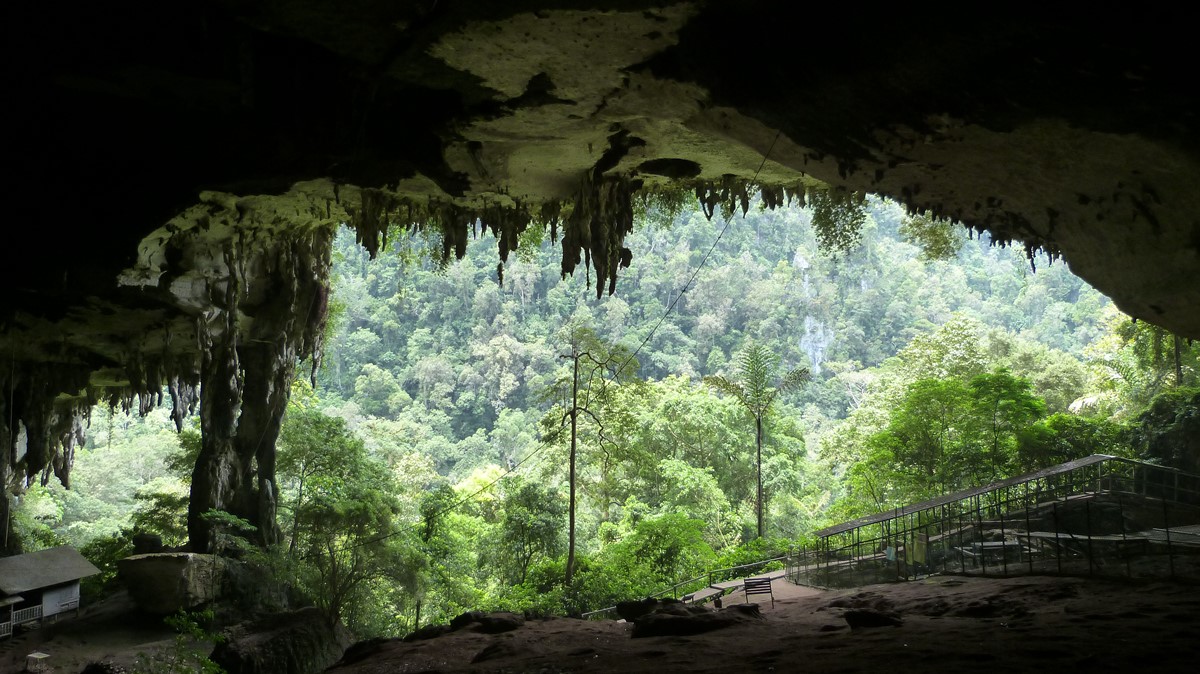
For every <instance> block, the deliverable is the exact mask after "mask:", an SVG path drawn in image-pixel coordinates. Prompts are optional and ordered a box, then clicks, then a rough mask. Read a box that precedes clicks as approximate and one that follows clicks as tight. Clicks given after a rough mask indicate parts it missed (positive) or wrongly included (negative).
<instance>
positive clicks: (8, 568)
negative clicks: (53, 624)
mask: <svg viewBox="0 0 1200 674" xmlns="http://www.w3.org/2000/svg"><path fill="white" fill-rule="evenodd" d="M97 573H100V569H97V568H96V567H95V566H92V563H91V562H89V561H88V560H86V559H84V558H83V555H81V554H79V551H78V550H76V549H75V548H72V547H71V546H69V545H61V546H59V547H57V548H48V549H46V550H38V551H37V552H30V553H28V554H24V555H14V556H12V557H2V558H0V637H5V636H8V635H10V634H12V630H13V627H16V626H17V625H20V624H22V623H28V622H33V621H36V620H45V619H47V618H55V619H57V616H59V615H60V614H63V613H66V612H67V611H78V610H79V580H80V579H81V578H87V577H88V576H91V575H94V574H97Z"/></svg>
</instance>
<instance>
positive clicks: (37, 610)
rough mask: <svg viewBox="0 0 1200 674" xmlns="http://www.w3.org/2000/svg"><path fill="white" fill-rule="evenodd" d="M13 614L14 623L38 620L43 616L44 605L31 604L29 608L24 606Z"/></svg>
mask: <svg viewBox="0 0 1200 674" xmlns="http://www.w3.org/2000/svg"><path fill="white" fill-rule="evenodd" d="M12 616H13V617H12V621H13V624H14V625H20V624H21V623H24V622H29V621H30V620H37V619H38V618H41V617H42V607H41V606H31V607H29V608H23V609H21V610H19V611H13V614H12Z"/></svg>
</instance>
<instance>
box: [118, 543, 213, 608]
mask: <svg viewBox="0 0 1200 674" xmlns="http://www.w3.org/2000/svg"><path fill="white" fill-rule="evenodd" d="M228 564H229V562H228V561H227V560H225V559H223V558H221V557H218V556H216V555H205V554H198V553H194V552H165V553H156V554H147V555H134V556H132V557H126V558H125V559H122V560H120V561H119V562H117V577H118V578H119V579H120V581H121V584H122V585H124V586H125V588H126V589H127V590H128V591H129V596H130V598H132V599H133V601H134V603H135V604H137V606H138V608H140V609H141V610H143V611H145V612H146V613H152V614H156V615H171V614H173V613H176V612H178V611H180V610H192V609H195V608H197V607H200V606H203V605H205V604H208V603H210V602H212V601H214V600H216V599H219V598H220V597H221V596H222V593H223V591H224V589H225V571H226V567H227V566H228Z"/></svg>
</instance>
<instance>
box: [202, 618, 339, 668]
mask: <svg viewBox="0 0 1200 674" xmlns="http://www.w3.org/2000/svg"><path fill="white" fill-rule="evenodd" d="M224 636H225V641H224V642H222V643H220V644H217V647H216V648H214V649H213V652H212V655H210V656H209V658H210V659H211V660H212V661H213V662H215V663H217V664H218V665H220V666H221V667H222V668H223V669H224V670H225V671H226V672H227V673H228V674H315V673H316V672H322V671H325V669H326V668H327V667H329V666H330V665H332V664H333V663H335V662H337V661H338V660H339V659H340V658H341V657H342V654H343V653H344V652H345V651H346V649H347V648H349V647H350V644H351V641H352V640H351V638H350V633H349V632H348V631H347V630H346V628H344V627H342V626H341V625H340V624H338V625H334V626H330V624H329V620H328V619H327V618H326V616H325V613H324V612H322V611H321V610H320V609H318V608H314V607H309V608H303V609H300V610H297V611H288V612H284V613H276V614H273V615H269V616H266V617H264V618H260V619H258V620H253V621H249V622H244V623H239V624H238V625H234V626H233V627H230V628H228V629H226V630H225V632H224Z"/></svg>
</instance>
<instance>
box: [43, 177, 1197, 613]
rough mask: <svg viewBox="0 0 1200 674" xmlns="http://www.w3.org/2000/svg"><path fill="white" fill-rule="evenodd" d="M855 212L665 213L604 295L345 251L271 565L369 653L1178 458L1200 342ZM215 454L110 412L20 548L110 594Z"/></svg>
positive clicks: (1020, 263) (597, 603)
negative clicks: (850, 529) (1019, 487)
mask: <svg viewBox="0 0 1200 674" xmlns="http://www.w3.org/2000/svg"><path fill="white" fill-rule="evenodd" d="M833 207H834V206H833V205H830V204H827V203H823V202H820V201H817V202H815V203H813V204H810V207H807V208H796V207H792V208H780V209H776V210H773V211H771V210H762V209H759V208H757V207H756V206H755V205H753V204H752V205H751V208H750V210H749V212H748V214H747V215H746V216H745V217H743V216H742V215H741V214H740V213H738V214H736V215H733V216H732V217H726V216H725V215H724V214H722V213H721V212H720V210H719V209H718V210H717V213H716V214H714V217H712V218H711V219H710V218H709V217H706V215H705V213H704V212H703V210H702V209H701V208H690V207H679V206H673V205H672V204H670V203H665V202H660V203H654V204H649V205H647V206H646V207H645V208H644V209H643V213H642V220H643V222H642V226H641V227H639V228H637V229H636V230H635V233H634V234H633V235H631V236H630V237H629V238H628V239H627V240H626V244H627V245H628V246H630V248H631V249H632V264H631V265H630V266H629V268H628V269H624V270H622V273H621V275H620V280H619V283H618V286H617V289H616V292H615V294H612V295H608V294H603V296H602V297H601V298H600V299H597V298H596V293H595V292H594V290H593V289H592V288H593V287H594V284H595V283H597V282H598V281H597V279H595V278H589V277H588V276H587V275H586V274H584V273H582V272H576V273H575V274H574V275H571V276H566V277H564V276H563V274H562V271H561V264H560V261H559V255H558V253H557V250H556V249H555V244H554V242H552V241H549V240H541V239H539V238H537V237H538V236H540V234H537V233H534V232H536V231H537V230H530V233H529V234H528V236H527V240H523V241H521V247H520V249H519V251H518V253H516V254H514V255H513V256H511V257H510V258H509V259H508V260H507V261H506V262H505V263H504V264H503V265H502V266H501V267H499V268H498V267H497V266H496V264H495V261H496V255H495V252H494V249H495V247H496V246H497V242H496V240H495V239H494V238H492V237H491V236H490V235H480V236H478V237H476V238H475V239H474V240H473V241H471V243H470V244H469V250H468V254H467V255H466V257H465V258H464V259H462V260H460V261H457V262H447V263H439V262H438V259H439V255H438V251H440V249H441V241H440V240H437V239H427V238H422V237H420V236H413V235H410V234H409V233H407V232H393V233H392V236H391V237H390V240H389V242H388V245H387V247H386V250H384V251H381V252H380V254H379V256H378V257H377V258H376V259H374V260H372V259H369V256H368V254H367V252H366V251H365V250H364V249H363V248H362V247H361V246H359V245H358V244H357V243H356V242H355V241H354V238H353V235H352V234H351V233H349V232H348V231H346V232H343V233H342V234H341V235H340V236H339V237H338V239H337V241H336V243H335V246H336V250H335V254H334V255H335V263H334V270H333V276H334V286H333V296H332V302H333V320H332V321H331V324H330V327H329V330H328V332H327V334H326V344H325V352H324V360H323V362H322V363H321V364H320V366H319V367H318V368H317V369H316V370H315V372H314V373H313V375H314V376H313V382H315V386H313V385H312V383H310V382H307V381H298V382H297V383H296V384H295V385H294V387H293V395H292V402H291V403H290V407H289V412H288V416H287V418H286V421H285V424H284V429H283V434H282V436H281V440H280V447H279V460H278V466H277V469H278V473H279V476H280V485H279V486H280V498H279V504H280V518H281V522H280V527H281V531H282V534H283V539H284V541H285V542H284V544H283V546H282V549H281V550H277V551H268V552H266V553H261V554H264V555H268V556H270V555H275V556H276V557H275V558H273V561H271V562H270V563H271V564H272V567H271V568H273V569H276V571H277V572H278V574H279V576H280V577H281V578H282V579H285V581H284V582H286V583H288V584H290V585H293V586H295V587H298V588H301V589H302V590H303V591H304V592H305V593H306V594H307V596H309V597H311V598H312V600H313V601H315V602H316V603H317V604H318V605H321V606H323V607H325V608H327V609H329V610H330V611H331V612H332V613H333V614H334V615H335V616H337V617H339V618H341V619H342V620H344V621H345V622H346V623H347V624H348V625H349V626H350V627H351V629H352V630H353V631H355V632H356V633H357V634H359V635H361V636H367V635H374V634H400V633H406V632H408V631H411V630H413V629H415V628H416V627H418V626H420V625H423V624H427V623H429V622H431V621H439V620H440V621H444V620H446V619H448V618H449V617H451V616H453V615H456V614H457V613H460V612H462V611H464V610H468V609H490V608H509V609H518V610H529V611H535V612H545V613H573V614H578V613H583V612H586V611H589V610H594V609H597V608H602V607H604V606H608V605H611V604H612V603H614V602H615V601H618V600H622V599H628V598H631V597H635V596H641V595H644V594H646V593H648V592H651V591H654V590H657V589H659V588H661V587H663V586H666V585H670V584H672V583H674V582H676V581H678V580H680V579H682V578H685V577H688V576H689V575H695V574H696V573H698V572H702V571H704V570H706V569H711V568H717V567H723V566H730V565H733V564H737V563H741V562H744V561H756V560H758V559H764V558H766V557H769V556H771V555H772V554H774V553H777V552H780V551H784V550H786V549H787V547H788V546H790V545H794V544H796V543H798V542H800V541H802V540H805V539H806V537H807V536H809V535H810V534H811V532H812V531H814V530H816V529H817V528H820V527H821V526H824V525H827V524H830V523H833V522H837V521H842V520H844V519H849V518H853V517H857V516H860V515H863V514H867V513H872V512H878V511H880V510H883V509H887V508H892V507H896V506H898V505H902V504H904V503H909V502H912V501H914V500H919V499H922V498H927V497H930V496H932V495H935V494H940V493H944V492H945V491H948V490H952V489H956V488H962V487H965V486H971V485H978V484H983V483H986V482H989V481H992V480H995V479H998V478H1001V477H1006V476H1009V475H1014V474H1017V473H1020V472H1023V471H1028V470H1031V469H1035V468H1038V467H1042V466H1046V465H1052V464H1054V463H1059V462H1061V461H1065V460H1068V459H1071V458H1075V457H1079V456H1084V455H1087V454H1091V453H1109V454H1119V455H1128V456H1137V457H1141V458H1148V459H1154V460H1158V461H1165V462H1171V461H1176V460H1178V459H1179V457H1178V456H1176V455H1173V454H1171V453H1172V452H1178V451H1179V450H1178V443H1174V444H1172V443H1171V442H1165V441H1163V440H1162V439H1163V438H1169V437H1170V435H1171V433H1172V432H1173V431H1172V428H1173V426H1172V425H1173V424H1174V423H1175V419H1176V416H1177V415H1176V414H1175V413H1174V412H1173V410H1176V409H1189V408H1190V409H1193V410H1194V409H1195V407H1196V405H1197V392H1196V389H1195V388H1188V387H1189V386H1192V387H1194V386H1195V384H1196V372H1197V358H1198V356H1200V347H1196V346H1194V345H1191V344H1188V343H1186V342H1184V341H1182V340H1179V339H1178V338H1175V337H1174V336H1172V335H1170V334H1169V333H1166V332H1165V331H1163V330H1161V329H1158V328H1154V327H1152V326H1147V325H1144V324H1135V323H1132V322H1131V321H1130V320H1129V319H1128V318H1126V317H1124V316H1122V315H1121V314H1120V313H1119V312H1117V311H1116V310H1115V309H1114V308H1113V307H1112V306H1111V305H1110V303H1109V302H1108V301H1107V299H1106V298H1105V297H1103V296H1102V295H1100V294H1099V293H1098V292H1096V291H1095V290H1093V289H1092V288H1090V287H1088V286H1087V285H1086V284H1085V283H1083V282H1082V281H1080V280H1079V279H1078V278H1076V277H1074V276H1073V275H1072V274H1071V273H1070V270H1069V269H1067V267H1066V265H1064V264H1062V263H1061V262H1051V261H1050V260H1048V259H1046V258H1045V257H1044V256H1033V257H1030V256H1029V255H1027V253H1026V252H1025V251H1023V250H1019V249H1014V248H1004V247H1000V246H994V245H992V244H991V242H990V241H989V240H988V239H987V238H986V237H983V238H968V237H967V236H966V233H965V231H964V230H962V229H961V228H955V227H951V226H948V224H947V223H940V222H938V221H935V220H930V219H928V218H924V217H915V218H914V217H909V216H907V215H906V214H905V213H904V211H903V209H902V208H900V207H899V206H898V205H896V204H894V203H890V202H886V201H879V200H869V201H867V202H865V203H864V204H862V205H861V206H857V207H854V208H852V209H851V210H852V211H853V212H852V213H851V214H850V217H853V218H859V219H861V228H860V229H859V234H860V235H859V236H855V237H851V238H849V239H847V240H842V241H830V240H828V238H827V237H823V235H822V231H826V230H823V229H822V227H821V226H820V222H821V221H822V218H826V219H827V218H828V217H830V215H829V213H827V212H826V213H823V212H822V209H823V208H825V209H829V208H833ZM838 217H845V216H844V215H842V216H838ZM814 220H816V221H817V226H814ZM1035 269H1036V271H1035ZM1172 448H1174V449H1172ZM196 449H197V448H196V431H195V430H185V431H184V433H183V434H181V435H180V436H178V437H177V436H175V434H174V432H173V431H171V430H169V424H168V422H167V421H166V418H165V412H160V411H155V412H152V413H151V414H150V415H149V417H147V419H145V420H138V419H136V418H130V417H129V416H127V415H125V414H124V413H122V412H121V411H119V410H115V411H114V410H98V411H97V412H96V413H95V415H94V417H93V420H92V424H91V427H90V429H89V431H88V442H87V444H86V447H85V448H84V449H82V450H80V452H79V456H78V458H77V466H76V472H75V482H76V484H77V485H78V486H79V488H78V489H76V490H73V491H65V490H62V489H61V488H58V487H55V486H45V487H39V488H35V489H33V490H31V491H30V492H29V494H28V495H27V496H26V497H25V498H23V500H22V503H21V508H20V511H19V524H20V526H21V532H20V533H21V535H22V536H24V537H25V539H26V540H27V541H28V543H27V547H37V546H39V545H50V544H53V543H56V542H60V541H67V542H70V543H72V544H75V545H78V546H82V547H83V548H84V550H85V551H86V552H87V554H88V555H89V557H91V558H93V559H94V560H96V561H97V563H98V564H102V565H104V564H108V565H109V566H108V567H106V568H110V569H111V561H112V560H114V559H115V558H117V557H119V556H121V555H122V554H126V553H127V552H128V550H129V549H130V548H129V538H130V535H131V534H132V532H133V531H135V530H145V531H152V532H155V533H158V534H160V535H162V536H163V537H164V539H165V541H166V542H167V543H168V544H178V543H182V542H183V539H184V537H185V535H186V529H185V526H184V523H183V519H182V514H183V513H184V512H185V511H186V499H187V490H186V488H185V482H186V480H187V479H188V478H189V476H190V472H189V471H190V463H189V457H190V456H194V454H195V451H196ZM572 457H574V458H572ZM572 465H574V466H575V473H576V474H575V476H574V479H572V475H571V470H570V466H572ZM231 526H236V525H231Z"/></svg>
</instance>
